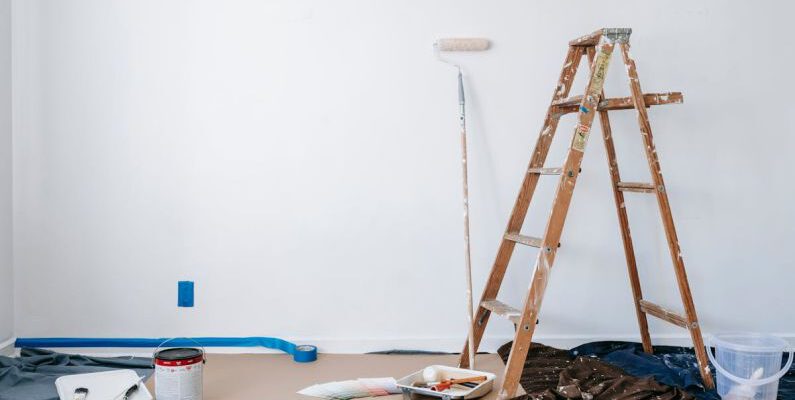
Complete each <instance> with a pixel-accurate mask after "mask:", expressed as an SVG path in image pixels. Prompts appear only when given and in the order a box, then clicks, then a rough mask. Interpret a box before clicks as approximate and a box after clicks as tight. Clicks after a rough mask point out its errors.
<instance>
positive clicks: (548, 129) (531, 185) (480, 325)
mask: <svg viewBox="0 0 795 400" xmlns="http://www.w3.org/2000/svg"><path fill="white" fill-rule="evenodd" d="M584 54H585V51H584V49H583V48H582V47H573V46H572V47H569V51H568V52H567V53H566V59H565V61H564V64H563V68H562V69H561V72H560V77H559V78H558V84H557V85H556V86H555V91H554V93H553V94H552V100H551V102H550V106H549V109H548V110H547V113H546V116H545V118H544V126H543V128H542V129H541V133H540V134H539V136H538V139H537V141H536V145H535V150H534V151H533V156H532V158H531V159H530V165H529V166H528V170H529V169H530V168H541V167H543V165H544V162H545V161H546V158H547V154H548V153H549V148H550V146H551V145H552V139H553V137H554V136H555V132H556V131H557V127H558V122H559V121H560V114H559V113H557V112H555V110H554V107H553V106H552V103H554V102H555V101H558V100H560V99H564V98H566V97H567V96H568V95H569V91H570V90H571V85H572V83H573V82H574V75H575V74H576V73H577V68H578V67H579V65H580V60H581V59H582V56H583V55H584ZM539 178H540V175H539V174H532V173H525V176H524V180H523V181H522V185H521V187H520V189H519V194H518V196H517V198H516V202H515V203H514V206H513V211H512V212H511V216H510V218H509V219H508V224H507V227H506V228H505V232H506V234H509V233H518V232H519V230H520V229H521V227H522V225H523V223H524V219H525V217H526V215H527V209H528V207H529V206H530V201H531V200H532V197H533V194H534V192H535V188H536V186H537V184H538V179H539ZM514 246H516V242H513V241H511V240H507V239H505V236H504V235H503V238H502V239H501V240H500V247H499V250H497V256H496V258H495V260H494V264H493V266H492V268H491V272H490V274H489V278H488V280H487V281H486V285H485V287H484V288H483V292H482V295H481V298H480V301H479V302H478V303H477V304H478V306H477V312H476V313H475V319H474V321H473V322H472V323H473V324H474V327H473V329H472V332H473V333H472V334H473V335H474V339H475V340H474V345H475V346H474V351H475V352H477V350H478V347H479V346H480V341H481V339H482V338H483V332H484V331H485V329H486V325H487V324H488V320H489V316H490V314H491V312H490V311H489V310H488V309H486V308H484V307H481V306H480V304H481V303H482V302H483V301H484V300H487V299H494V298H496V297H497V294H498V293H499V291H500V286H501V285H502V280H503V278H504V277H505V270H506V269H507V267H508V263H509V261H510V259H511V255H512V254H513V250H514ZM468 340H469V337H467V341H468ZM468 347H469V346H468V345H466V344H465V345H464V350H462V351H461V358H460V360H459V366H460V367H461V368H467V367H468V366H469V348H468Z"/></svg>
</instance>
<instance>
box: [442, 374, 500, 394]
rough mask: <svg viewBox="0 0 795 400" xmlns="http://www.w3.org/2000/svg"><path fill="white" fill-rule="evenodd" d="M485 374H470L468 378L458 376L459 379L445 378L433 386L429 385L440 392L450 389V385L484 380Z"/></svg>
mask: <svg viewBox="0 0 795 400" xmlns="http://www.w3.org/2000/svg"><path fill="white" fill-rule="evenodd" d="M486 379H487V378H486V377H485V376H471V377H469V378H459V379H445V380H443V381H441V382H439V383H437V384H435V385H433V386H431V390H433V391H434V392H441V391H444V390H447V389H450V386H453V385H456V384H459V383H473V382H485V381H486Z"/></svg>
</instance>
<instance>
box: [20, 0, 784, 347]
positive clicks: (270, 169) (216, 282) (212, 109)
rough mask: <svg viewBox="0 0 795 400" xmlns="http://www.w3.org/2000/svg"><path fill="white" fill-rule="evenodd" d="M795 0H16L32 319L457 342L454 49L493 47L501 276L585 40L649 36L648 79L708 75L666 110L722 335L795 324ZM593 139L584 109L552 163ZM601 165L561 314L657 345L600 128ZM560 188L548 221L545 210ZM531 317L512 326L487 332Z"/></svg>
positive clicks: (479, 61) (25, 278) (657, 243)
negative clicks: (441, 46)
mask: <svg viewBox="0 0 795 400" xmlns="http://www.w3.org/2000/svg"><path fill="white" fill-rule="evenodd" d="M793 11H795V8H793V6H791V5H789V3H787V2H775V1H762V2H731V3H730V2H726V1H704V2H692V1H669V2H656V3H653V4H651V3H648V2H633V1H604V2H598V3H597V2H575V1H559V2H527V1H518V0H516V1H502V2H482V1H459V0H456V1H453V0H448V1H436V2H424V1H411V2H405V1H397V0H393V1H379V2H373V1H363V0H361V1H335V2H327V1H319V0H316V1H310V0H304V1H286V0H285V1H271V2H257V1H223V2H222V1H187V0H183V1H167V2H163V1H154V0H147V1H135V2H127V1H105V0H72V1H57V2H56V1H16V2H14V23H15V29H14V39H13V40H14V65H15V70H14V71H15V73H14V118H15V120H14V155H15V161H14V199H15V204H16V207H15V210H14V217H15V221H16V224H15V226H16V228H15V231H14V239H15V248H14V250H15V253H14V254H15V256H14V257H15V271H16V278H15V279H16V284H17V291H16V293H17V294H16V323H17V334H18V336H132V337H136V336H176V335H220V336H235V335H274V336H281V337H285V338H293V339H300V340H305V341H309V342H317V343H320V344H321V345H323V346H324V349H325V350H327V351H362V350H371V349H383V348H390V347H417V348H437V349H445V350H458V349H459V348H460V346H461V344H462V343H463V335H464V333H465V331H466V328H465V326H464V324H465V319H464V313H463V311H462V310H463V307H464V294H463V293H464V289H463V288H464V286H463V285H464V279H463V274H462V268H463V261H462V259H463V257H462V235H461V209H460V198H459V196H460V183H459V147H458V136H457V120H456V94H455V72H454V70H453V69H451V68H450V67H448V66H446V65H444V64H441V63H439V62H438V61H436V59H435V58H434V55H433V53H432V51H431V44H432V43H433V41H434V39H435V38H437V37H445V36H454V35H457V36H485V37H489V38H491V39H492V40H493V42H494V47H493V49H492V50H491V51H489V52H487V53H482V54H474V55H467V56H465V57H464V56H462V57H459V58H458V59H459V60H461V61H462V62H463V63H464V64H465V66H466V72H467V82H466V83H467V89H468V90H469V99H470V108H469V113H470V117H471V119H470V129H471V132H470V133H471V142H470V144H471V148H470V155H471V165H470V167H471V185H470V190H471V193H472V200H471V203H472V229H473V235H472V241H473V246H474V248H473V257H474V267H475V282H476V286H477V287H476V292H479V291H480V290H481V288H482V283H483V282H484V280H485V277H486V275H487V273H488V270H489V268H490V266H491V261H492V260H493V257H494V254H495V251H496V247H497V245H498V237H499V236H500V234H501V232H502V229H503V228H504V225H505V221H506V218H507V215H508V214H509V211H510V207H511V205H512V203H513V200H514V198H515V195H516V191H517V188H518V185H519V182H520V179H521V177H522V170H523V168H524V167H525V166H526V164H527V161H528V159H529V155H530V149H531V146H532V145H533V144H534V143H535V139H536V137H537V132H538V130H539V128H540V125H541V122H542V119H543V116H544V112H545V109H546V106H547V104H548V101H549V98H550V95H551V93H552V91H553V86H554V83H555V80H556V79H557V74H558V71H559V70H560V67H561V63H562V61H563V59H564V56H565V51H566V43H567V41H568V40H569V39H572V38H574V37H576V36H579V35H580V34H583V33H587V32H590V31H593V30H594V29H596V28H598V27H601V26H608V27H613V26H617V27H623V26H629V27H632V28H634V30H635V31H634V33H633V35H632V43H633V55H634V56H635V58H636V60H637V62H638V67H639V72H640V75H641V81H642V83H643V86H644V88H645V89H646V90H647V91H650V92H653V91H667V90H681V91H683V92H684V93H685V104H683V105H676V106H667V107H659V108H655V109H653V110H652V111H650V113H651V119H652V126H653V127H654V129H655V134H656V138H657V145H658V150H659V153H660V158H661V161H662V165H663V169H664V171H665V174H666V179H667V182H668V190H669V195H670V199H671V203H672V206H673V210H674V214H675V218H676V220H677V223H678V228H679V234H680V238H681V242H682V248H683V253H684V256H685V261H686V263H687V265H688V267H689V269H688V272H689V276H690V279H691V286H692V288H693V295H694V297H695V301H696V305H697V308H698V310H699V312H700V317H701V322H702V325H703V327H704V328H705V330H706V331H707V332H714V331H725V330H759V331H768V332H777V333H780V334H784V335H795V318H792V317H793V313H792V311H791V309H790V307H788V306H785V304H786V303H791V302H792V295H791V293H792V291H791V285H792V282H793V281H795V272H794V271H795V269H794V268H793V261H792V258H791V248H790V246H791V242H792V239H793V238H795V224H793V222H794V221H795V211H793V208H792V204H793V203H794V202H795V190H793V187H792V185H791V183H792V181H793V179H792V178H793V172H792V168H791V166H790V160H789V159H790V158H791V157H790V156H789V155H788V153H787V152H788V151H789V149H791V148H793V146H794V145H795V135H793V128H792V124H791V123H790V121H789V120H788V119H787V117H786V110H787V108H788V107H789V105H790V104H791V103H792V100H791V98H790V96H789V94H790V93H792V91H793V89H795V87H793V82H794V81H793V79H792V76H791V73H790V69H791V65H792V62H793V53H792V52H791V51H789V49H790V48H791V47H792V45H791V38H790V36H791V35H790V33H789V28H788V26H789V25H790V22H791V16H792V13H793ZM623 73H624V68H623V67H622V66H621V62H620V59H619V58H614V63H613V64H612V69H611V71H610V76H609V82H608V84H607V86H606V90H607V93H608V94H609V95H613V96H619V95H627V93H628V90H627V86H626V81H625V79H624V76H622V75H623ZM581 78H582V76H581ZM581 83H582V82H581ZM779 111H780V113H778V112H779ZM613 122H614V134H615V138H616V141H617V146H618V147H619V152H620V162H621V167H622V173H623V175H624V177H625V180H628V181H643V180H646V179H648V173H647V170H646V167H645V159H644V158H643V153H642V147H641V144H640V137H639V134H638V133H637V132H638V130H637V126H636V124H635V117H634V114H633V113H632V112H631V111H628V112H624V113H620V114H619V113H616V115H615V117H613ZM572 129H573V118H572V117H567V118H566V119H565V120H564V122H563V123H562V124H561V129H560V130H559V132H560V133H561V134H560V136H559V140H557V142H556V145H555V146H554V148H553V155H552V156H551V157H550V159H549V162H548V166H557V165H560V163H561V158H562V154H563V150H564V147H565V146H566V145H567V144H568V142H569V140H570V137H571V136H570V135H571V132H572ZM595 129H596V128H595ZM583 171H584V172H583V175H582V177H581V179H580V181H579V182H580V183H579V185H578V189H577V194H576V195H575V198H574V201H573V204H572V208H571V212H570V214H569V219H568V225H567V227H566V230H565V234H564V237H563V247H562V249H561V251H560V253H559V257H558V261H557V264H556V267H555V270H554V273H553V277H552V280H551V283H550V285H549V290H548V296H547V298H546V300H545V302H544V309H543V311H542V315H541V321H542V324H541V325H540V327H539V330H538V335H539V336H538V337H539V338H541V340H542V341H544V340H545V341H547V342H548V343H553V344H560V343H574V342H578V341H586V340H590V339H593V338H603V337H612V338H636V337H637V334H636V332H637V327H636V323H635V316H634V313H633V308H632V305H631V295H630V291H629V284H628V280H627V277H626V272H625V264H624V259H623V252H622V248H621V243H620V236H619V231H618V227H617V220H616V216H615V209H614V205H613V199H612V196H611V193H610V183H609V179H608V173H607V168H606V164H605V160H604V150H603V148H602V144H601V139H600V136H599V135H598V134H595V135H593V137H592V140H591V143H590V145H589V147H588V152H587V153H586V156H585V161H584V165H583ZM548 179H549V180H548V181H545V183H544V184H543V185H542V187H541V189H540V194H539V198H540V199H541V200H539V202H537V203H536V205H538V206H539V207H538V209H537V210H536V211H534V212H532V213H531V214H530V217H529V220H530V223H529V224H528V225H527V227H526V229H525V233H527V234H539V233H540V232H541V229H542V227H543V222H544V221H543V218H544V217H545V216H546V215H547V210H548V206H549V204H550V202H551V194H552V189H553V180H552V178H548ZM628 197H629V200H628V208H629V211H630V218H631V221H632V229H633V231H634V236H635V238H636V242H637V243H636V244H637V248H638V251H639V256H638V260H639V263H640V266H641V270H642V271H641V274H642V276H643V277H645V278H646V280H645V285H644V289H645V290H646V292H647V297H648V298H649V299H651V300H653V301H656V302H659V303H662V304H664V305H667V306H669V307H671V308H678V295H677V292H676V289H675V286H674V280H673V273H672V269H671V265H670V261H669V257H668V253H667V247H666V246H665V242H664V238H663V234H662V230H661V228H660V224H659V220H658V216H657V210H656V204H655V203H654V200H653V197H651V196H646V195H642V194H637V195H629V196H628ZM532 254H533V253H532V252H531V251H529V250H524V249H522V250H519V251H518V258H517V259H515V262H514V263H513V264H512V269H511V270H510V272H509V275H508V278H507V280H506V285H505V288H504V290H503V292H502V294H501V298H503V299H504V300H506V301H507V302H509V303H513V304H519V303H520V296H521V295H522V294H523V293H524V291H525V289H526V288H527V285H528V283H529V273H530V260H531V256H532ZM181 279H190V280H195V281H196V288H197V294H196V296H197V297H196V307H195V308H194V309H178V308H177V307H176V281H178V280H181ZM652 329H653V331H654V332H655V333H656V334H657V336H658V337H663V338H665V337H667V338H669V339H670V338H674V339H675V338H681V337H684V336H683V335H684V332H683V331H681V330H679V328H676V327H672V326H667V325H664V324H661V323H658V322H657V321H654V322H652ZM511 332H512V326H510V324H509V323H507V322H502V321H496V322H495V323H493V325H492V328H490V330H489V332H488V334H489V335H490V337H491V338H496V339H494V340H492V341H490V342H488V344H487V348H494V345H495V344H496V343H498V342H500V341H502V340H505V339H506V338H508V337H509V336H510V333H511Z"/></svg>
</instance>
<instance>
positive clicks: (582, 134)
mask: <svg viewBox="0 0 795 400" xmlns="http://www.w3.org/2000/svg"><path fill="white" fill-rule="evenodd" d="M603 38H604V37H603ZM613 46H614V44H613V42H612V41H607V40H602V41H601V42H600V45H599V54H598V55H597V57H596V59H595V60H594V61H593V62H592V63H591V74H590V79H589V81H588V85H587V87H586V92H585V95H584V96H583V99H582V103H581V104H580V111H579V112H578V113H577V121H578V124H577V128H576V129H575V131H574V135H573V138H572V141H571V145H570V147H569V151H568V155H567V157H566V162H565V163H564V166H563V174H561V178H560V182H559V183H558V188H557V191H556V193H555V199H554V202H553V204H554V205H553V207H552V212H551V213H550V215H549V218H548V220H547V226H546V229H545V232H544V236H543V241H542V245H541V249H540V251H539V253H538V257H537V259H536V263H535V267H534V270H533V279H532V282H531V285H530V288H529V290H528V293H527V296H526V298H525V300H524V307H523V309H522V317H521V319H520V322H519V324H518V326H517V330H516V337H515V338H514V341H513V345H512V346H511V353H510V355H509V356H508V362H507V363H506V366H505V374H504V375H503V384H502V388H501V389H500V392H499V397H500V398H502V399H510V398H512V397H514V395H515V394H516V391H517V389H518V386H519V379H520V378H521V375H522V368H523V367H524V363H525V359H526V358H527V352H528V350H529V349H530V345H531V343H532V339H533V332H534V331H535V321H536V318H537V317H538V312H539V310H540V308H541V302H542V299H543V297H544V292H545V290H546V285H547V281H548V279H549V272H550V270H551V268H552V264H553V263H554V261H555V254H556V252H557V244H558V243H559V242H560V237H561V235H562V233H563V224H564V222H565V220H566V214H567V213H568V209H569V205H570V204H571V198H572V195H573V193H574V187H575V185H576V182H577V177H578V175H579V171H580V165H581V163H582V158H583V154H584V152H585V145H586V143H587V141H588V136H589V132H590V128H591V125H592V124H593V119H594V116H595V115H596V107H597V106H598V104H599V100H600V94H601V92H602V86H603V85H604V79H605V77H606V74H607V66H608V64H609V61H610V56H611V54H612V51H613Z"/></svg>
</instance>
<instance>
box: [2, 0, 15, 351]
mask: <svg viewBox="0 0 795 400" xmlns="http://www.w3.org/2000/svg"><path fill="white" fill-rule="evenodd" d="M11 179H12V176H11V0H0V353H1V352H3V351H4V349H3V347H4V346H5V345H6V344H8V343H9V342H8V341H9V340H11V339H12V337H13V336H14V275H13V274H14V270H13V264H12V255H11V251H12V248H11V242H12V230H11V221H12V214H11V201H12V197H11Z"/></svg>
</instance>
